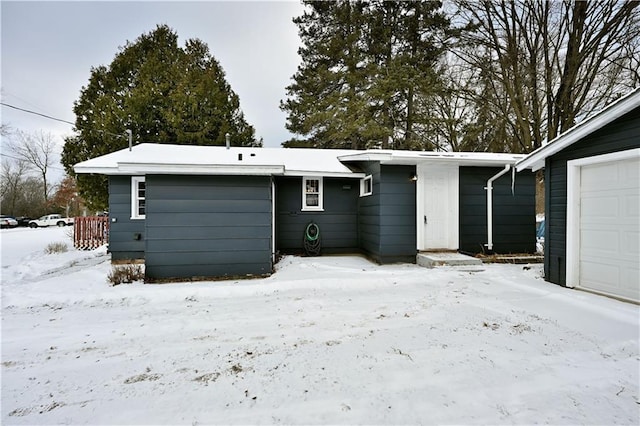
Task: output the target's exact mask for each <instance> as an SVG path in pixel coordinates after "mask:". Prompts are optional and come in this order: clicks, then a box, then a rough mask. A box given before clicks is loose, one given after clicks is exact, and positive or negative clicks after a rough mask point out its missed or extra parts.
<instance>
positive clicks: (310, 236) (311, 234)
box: [303, 222, 320, 256]
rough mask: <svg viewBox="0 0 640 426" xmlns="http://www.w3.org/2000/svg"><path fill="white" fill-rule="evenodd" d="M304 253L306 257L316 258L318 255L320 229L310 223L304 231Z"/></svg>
mask: <svg viewBox="0 0 640 426" xmlns="http://www.w3.org/2000/svg"><path fill="white" fill-rule="evenodd" d="M303 242H304V252H305V254H306V255H307V256H318V255H319V254H320V227H318V225H316V224H315V223H313V222H311V223H309V224H308V225H307V228H306V229H305V230H304V238H303Z"/></svg>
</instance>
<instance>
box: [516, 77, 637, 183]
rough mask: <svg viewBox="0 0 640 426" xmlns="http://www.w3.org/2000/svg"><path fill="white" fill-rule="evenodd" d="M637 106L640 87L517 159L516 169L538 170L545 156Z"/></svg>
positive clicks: (542, 164)
mask: <svg viewBox="0 0 640 426" xmlns="http://www.w3.org/2000/svg"><path fill="white" fill-rule="evenodd" d="M638 106H640V89H636V90H634V91H633V92H631V93H629V94H627V95H626V96H623V97H622V98H620V99H618V100H617V101H615V102H613V103H612V104H610V105H609V106H607V107H606V108H605V109H603V110H602V111H600V112H598V113H596V114H595V115H593V116H591V117H589V118H587V119H585V120H583V121H581V122H580V123H578V124H576V125H575V126H573V127H572V128H570V129H569V130H567V131H566V132H564V133H562V134H561V135H559V136H558V137H556V138H555V139H553V140H552V141H550V142H549V143H548V144H546V145H544V146H542V147H540V148H538V149H536V150H535V151H533V152H532V153H531V154H529V155H528V156H527V157H525V158H524V159H522V160H520V161H518V163H517V164H516V170H517V171H522V170H524V169H529V168H530V169H532V170H533V171H536V170H540V169H541V168H543V167H544V162H545V159H546V158H547V157H550V156H552V155H553V154H555V153H557V152H559V151H561V150H563V149H565V148H566V147H568V146H570V145H572V144H574V143H575V142H578V141H579V140H581V139H583V138H585V137H587V136H588V135H590V134H591V133H593V132H595V131H596V130H598V129H600V128H602V127H604V126H605V125H607V124H609V123H610V122H612V121H613V120H615V119H616V118H618V117H621V116H623V115H624V114H626V113H628V112H630V111H632V110H634V109H635V108H637V107H638Z"/></svg>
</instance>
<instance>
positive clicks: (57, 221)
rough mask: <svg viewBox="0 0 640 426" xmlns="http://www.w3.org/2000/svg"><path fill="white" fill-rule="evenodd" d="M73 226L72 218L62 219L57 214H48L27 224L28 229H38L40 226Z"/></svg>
mask: <svg viewBox="0 0 640 426" xmlns="http://www.w3.org/2000/svg"><path fill="white" fill-rule="evenodd" d="M67 225H69V226H70V225H73V218H72V217H62V216H60V215H59V214H48V215H46V216H42V217H41V218H39V219H34V220H32V221H30V222H29V227H30V228H38V227H40V226H67Z"/></svg>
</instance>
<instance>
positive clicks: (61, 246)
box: [44, 243, 68, 254]
mask: <svg viewBox="0 0 640 426" xmlns="http://www.w3.org/2000/svg"><path fill="white" fill-rule="evenodd" d="M67 249H68V247H67V244H66V243H50V244H49V245H48V246H46V247H45V248H44V252H45V254H55V253H65V252H66V251H67Z"/></svg>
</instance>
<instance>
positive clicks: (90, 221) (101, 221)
mask: <svg viewBox="0 0 640 426" xmlns="http://www.w3.org/2000/svg"><path fill="white" fill-rule="evenodd" d="M108 242H109V217H107V216H87V217H76V218H75V220H74V223H73V246H74V247H75V248H77V249H80V250H93V249H95V248H98V247H100V246H101V245H103V244H107V243H108Z"/></svg>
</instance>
